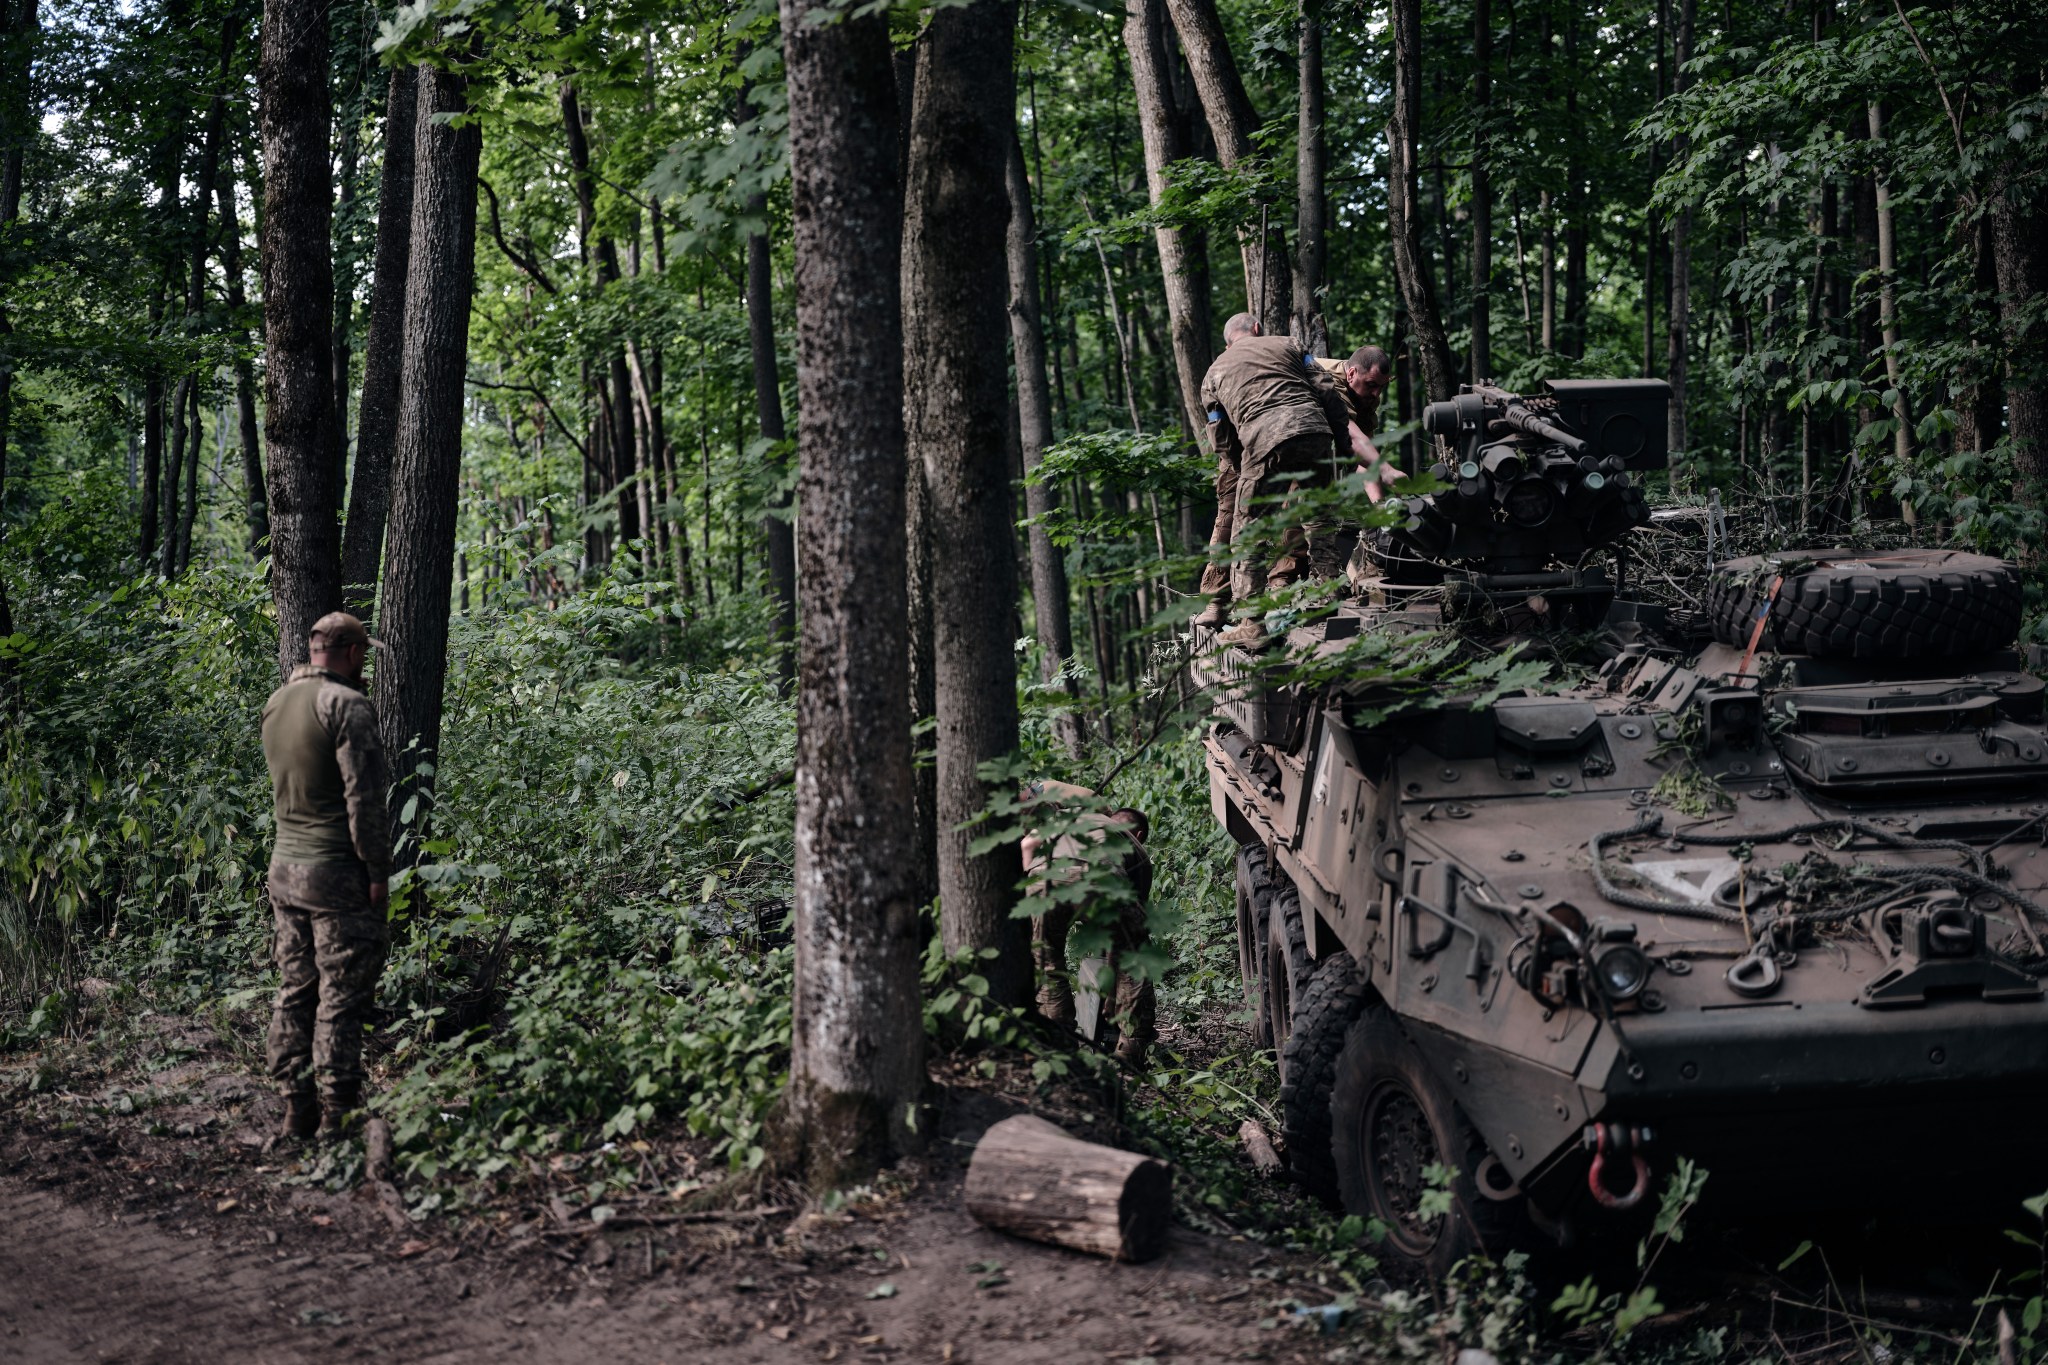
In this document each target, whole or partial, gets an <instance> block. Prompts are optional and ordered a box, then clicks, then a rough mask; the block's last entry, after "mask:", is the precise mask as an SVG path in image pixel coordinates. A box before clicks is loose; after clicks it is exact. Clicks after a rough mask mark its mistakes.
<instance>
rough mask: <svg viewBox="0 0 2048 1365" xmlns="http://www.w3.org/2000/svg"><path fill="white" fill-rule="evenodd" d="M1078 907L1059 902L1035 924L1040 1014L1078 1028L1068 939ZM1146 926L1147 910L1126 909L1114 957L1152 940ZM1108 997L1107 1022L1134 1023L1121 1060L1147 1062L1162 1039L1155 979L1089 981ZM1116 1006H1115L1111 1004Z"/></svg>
mask: <svg viewBox="0 0 2048 1365" xmlns="http://www.w3.org/2000/svg"><path fill="white" fill-rule="evenodd" d="M1075 913H1076V908H1075V907H1074V906H1073V905H1070V904H1064V903H1062V904H1059V905H1055V906H1053V907H1052V908H1051V909H1049V910H1047V911H1046V912H1045V913H1044V914H1043V915H1040V916H1039V917H1038V918H1036V919H1034V920H1032V921H1031V955H1032V956H1033V957H1034V958H1036V959H1037V960H1038V970H1039V985H1038V1012H1039V1013H1040V1014H1041V1015H1043V1016H1044V1017H1046V1018H1047V1019H1050V1020H1052V1021H1053V1022H1054V1023H1056V1024H1063V1025H1065V1026H1066V1027H1068V1028H1072V1027H1073V1026H1074V988H1073V985H1072V983H1071V982H1070V981H1069V975H1070V972H1069V969H1068V965H1067V935H1068V934H1069V933H1070V932H1072V930H1073V927H1074V916H1075ZM1151 938H1152V936H1151V933H1150V932H1149V930H1148V929H1147V928H1146V924H1145V907H1144V906H1142V905H1139V904H1138V903H1136V902H1135V901H1133V902H1129V903H1127V904H1125V905H1124V906H1122V907H1121V909H1120V911H1119V913H1118V915H1117V923H1116V927H1115V928H1114V929H1112V930H1111V931H1110V947H1111V950H1112V951H1113V952H1114V953H1127V952H1129V951H1131V950H1132V949H1134V948H1142V947H1144V946H1145V945H1146V944H1147V943H1149V942H1151ZM1089 984H1091V985H1094V986H1096V987H1097V989H1098V993H1099V994H1100V995H1102V996H1103V997H1104V999H1103V1015H1104V1017H1105V1018H1110V1017H1114V1018H1121V1019H1126V1020H1128V1021H1129V1025H1130V1026H1129V1028H1128V1029H1127V1030H1126V1031H1125V1032H1124V1034H1123V1036H1122V1037H1121V1038H1119V1039H1118V1040H1117V1047H1116V1051H1117V1056H1118V1057H1120V1058H1122V1059H1123V1060H1124V1061H1126V1062H1129V1063H1131V1064H1132V1065H1134V1066H1135V1065H1139V1064H1141V1063H1143V1061H1144V1060H1145V1051H1146V1049H1147V1048H1149V1047H1151V1045H1152V1044H1153V1042H1154V1041H1155V1040H1157V1038H1158V1037H1159V1031H1158V1029H1157V1028H1156V1027H1155V1018H1156V1016H1157V1013H1158V1005H1157V996H1158V993H1157V991H1156V990H1155V989H1154V988H1153V984H1152V983H1151V982H1150V981H1140V980H1138V979H1137V978H1136V977H1134V976H1132V975H1131V974H1130V973H1129V972H1116V973H1115V981H1114V983H1113V984H1112V983H1111V982H1109V981H1103V980H1099V979H1098V980H1097V981H1095V982H1091V983H1089ZM1112 999H1113V1000H1114V1001H1115V1004H1114V1006H1111V1005H1110V1003H1109V1002H1110V1001H1111V1000H1112Z"/></svg>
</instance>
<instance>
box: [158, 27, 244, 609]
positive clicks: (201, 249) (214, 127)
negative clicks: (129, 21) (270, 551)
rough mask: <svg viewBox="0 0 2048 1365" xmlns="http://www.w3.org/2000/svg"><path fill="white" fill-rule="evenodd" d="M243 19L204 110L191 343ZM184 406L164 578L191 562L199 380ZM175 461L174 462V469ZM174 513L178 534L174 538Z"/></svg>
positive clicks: (226, 40)
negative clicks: (181, 482)
mask: <svg viewBox="0 0 2048 1365" xmlns="http://www.w3.org/2000/svg"><path fill="white" fill-rule="evenodd" d="M240 19H241V16H240V15H238V14H235V13H233V12H230V13H229V15H228V16H227V19H226V20H225V22H223V23H222V25H221V38H220V68H219V70H218V72H217V73H216V76H215V84H214V90H213V98H212V99H211V100H210V101H208V104H207V110H206V132H205V135H204V136H203V138H202V139H201V142H200V152H199V166H198V170H197V173H196V176H195V182H196V183H195V185H194V187H193V195H192V223H191V228H190V237H189V238H188V240H187V251H186V266H185V322H184V327H183V329H182V331H183V334H184V336H185V338H186V340H187V341H191V340H193V339H195V338H197V336H198V335H199V325H200V318H199V312H200V309H201V308H202V307H204V306H205V303H206V254H207V253H206V238H207V233H206V218H207V214H208V213H209V212H211V211H212V208H213V199H214V184H215V182H216V181H217V180H218V179H219V178H220V158H221V142H222V138H223V136H224V134H225V132H226V128H227V97H228V78H229V73H230V69H231V68H232V66H233V64H234V56H235V34H236V29H237V27H238V24H239V21H240ZM179 391H180V393H181V394H182V395H183V398H184V402H183V404H182V406H178V410H177V412H176V413H175V414H174V415H175V417H176V419H177V440H175V441H174V442H173V445H174V447H175V446H178V445H182V446H183V447H184V451H185V468H184V479H185V498H184V506H183V507H182V508H180V507H179V505H178V502H179V500H178V497H177V482H178V474H179V471H178V470H177V469H176V468H175V467H174V468H172V469H170V470H168V471H167V477H166V478H165V480H164V488H165V495H164V508H165V515H164V556H163V566H164V574H165V576H166V577H169V576H170V575H172V574H177V573H183V572H184V571H185V568H186V566H187V565H189V564H190V563H191V562H192V525H193V520H194V518H195V517H196V516H197V515H198V511H199V505H198V504H199V441H200V423H199V376H198V375H196V374H192V375H188V376H186V377H185V378H184V379H183V380H182V381H181V383H180V390H179ZM175 463H176V462H175V461H174V462H173V464H174V466H175ZM173 514H175V525H176V534H175V535H173V534H172V526H173Z"/></svg>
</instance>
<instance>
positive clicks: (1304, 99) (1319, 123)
mask: <svg viewBox="0 0 2048 1365" xmlns="http://www.w3.org/2000/svg"><path fill="white" fill-rule="evenodd" d="M1478 2H1479V4H1480V5H1482V6H1483V5H1485V4H1486V0H1478ZM1318 9H1319V4H1318V0H1300V13H1299V15H1298V19H1297V22H1298V23H1299V24H1300V26H1301V34H1300V40H1299V41H1300V46H1299V50H1298V52H1297V54H1296V59H1295V86H1296V109H1295V131H1294V147H1295V151H1294V205H1295V209H1294V250H1295V269H1294V336H1295V338H1296V339H1297V340H1298V341H1300V342H1302V343H1303V344H1304V345H1305V346H1307V347H1308V350H1309V353H1310V354H1312V355H1323V354H1325V353H1327V352H1328V351H1329V349H1330V328H1329V325H1328V324H1327V323H1326V322H1324V320H1323V311H1322V298H1321V295H1322V292H1323V264H1324V259H1325V257H1326V255H1327V244H1326V243H1325V241H1324V235H1325V232H1326V231H1327V227H1328V221H1329V210H1328V207H1327V205H1326V203H1325V198H1324V193H1323V180H1324V177H1325V176H1326V175H1327V174H1328V171H1329V160H1330V158H1329V153H1328V151H1327V150H1326V149H1325V147H1324V144H1323V21H1322V17H1321V15H1320V14H1319V13H1318ZM1195 430H1197V431H1200V430H1202V428H1201V427H1196V428H1195Z"/></svg>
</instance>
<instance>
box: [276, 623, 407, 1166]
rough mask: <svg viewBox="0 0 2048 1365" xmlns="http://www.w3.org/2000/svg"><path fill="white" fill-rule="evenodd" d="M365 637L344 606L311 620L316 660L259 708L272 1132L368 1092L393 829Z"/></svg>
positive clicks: (327, 1118)
mask: <svg viewBox="0 0 2048 1365" xmlns="http://www.w3.org/2000/svg"><path fill="white" fill-rule="evenodd" d="M371 643H372V642H371V640H370V636H369V632H368V631H366V630H364V629H363V623H362V622H361V621H358V620H357V619H356V618H355V617H353V616H351V615H349V614H348V613H347V612H343V611H336V612H330V613H328V614H327V615H325V616H323V617H321V618H320V619H319V620H318V621H315V622H314V623H313V629H312V631H311V632H310V645H311V648H310V651H309V652H310V654H311V662H309V663H303V664H300V665H299V666H298V667H297V668H294V669H293V670H292V672H291V676H290V677H289V678H288V679H286V680H285V684H284V686H282V687H280V688H278V689H277V691H275V692H273V693H271V694H270V700H269V701H268V702H266V703H264V706H263V757H264V760H265V761H266V762H267V763H268V764H269V765H270V785H271V792H272V796H273V799H274V801H275V803H276V814H277V845H276V847H275V849H274V850H273V851H272V853H271V858H270V906H271V912H272V915H273V917H274V920H275V927H276V931H277V968H278V974H279V977H280V980H279V982H278V987H277V1001H276V1003H275V1005H273V1006H272V1008H271V1012H270V1037H269V1047H268V1053H269V1062H270V1075H271V1077H272V1079H274V1080H275V1081H277V1083H278V1085H279V1087H280V1089H281V1090H282V1092H283V1094H284V1105H285V1108H284V1126H283V1128H282V1129H281V1130H280V1131H279V1133H278V1137H279V1139H280V1140H297V1141H304V1140H305V1139H307V1138H310V1137H312V1136H313V1135H314V1133H315V1132H317V1131H319V1130H321V1129H322V1128H323V1127H324V1128H325V1130H326V1132H327V1134H328V1135H329V1136H335V1135H338V1134H340V1133H341V1132H343V1131H344V1130H345V1129H346V1127H347V1126H348V1125H349V1124H351V1123H352V1122H353V1115H354V1111H355V1110H356V1108H357V1107H358V1106H359V1105H360V1104H361V1103H362V1096H363V1031H364V1029H365V1028H366V1027H367V1025H368V1022H369V1013H370V1008H371V1006H372V1005H373V1004H374V1003H375V1002H376V999H377V978H378V976H379V975H380V974H381V973H382V972H383V970H384V954H385V949H386V946H387V943H388V929H387V926H386V924H385V910H384V906H385V900H386V893H387V886H388V883H389V882H390V879H391V830H390V825H389V823H388V821H387V820H386V818H385V813H384V788H385V785H386V775H385V766H384V747H383V744H382V743H381V742H380V741H379V740H378V738H377V711H376V708H375V707H373V706H372V705H371V704H370V699H369V698H368V697H366V696H364V695H363V659H364V656H365V655H366V654H367V653H368V651H369V648H370V645H371Z"/></svg>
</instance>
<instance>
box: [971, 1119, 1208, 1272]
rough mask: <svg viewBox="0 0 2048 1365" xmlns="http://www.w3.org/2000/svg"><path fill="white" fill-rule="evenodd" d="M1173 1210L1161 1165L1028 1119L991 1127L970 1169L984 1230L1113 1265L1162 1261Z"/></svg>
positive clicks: (974, 1208)
mask: <svg viewBox="0 0 2048 1365" xmlns="http://www.w3.org/2000/svg"><path fill="white" fill-rule="evenodd" d="M1172 1210H1173V1190H1172V1178H1171V1177H1170V1176H1169V1175H1168V1174H1167V1169H1166V1166H1165V1164H1164V1163H1163V1162H1159V1161H1155V1160H1153V1159H1152V1158H1151V1157H1147V1156H1139V1155H1138V1154H1137V1153H1135V1152H1120V1151H1118V1150H1117V1149H1116V1148H1114V1147H1103V1146H1100V1145H1099V1144H1096V1143H1093V1142H1083V1141H1081V1140H1080V1139H1079V1138H1076V1137H1071V1136H1069V1135H1068V1134H1067V1133H1066V1132H1065V1131H1064V1130H1062V1129H1060V1128H1058V1127H1056V1126H1054V1125H1053V1124H1050V1123H1047V1122H1046V1121H1045V1120H1044V1119H1041V1118H1034V1117H1033V1116H1032V1115H1029V1114H1019V1115H1018V1116H1016V1117H1015V1118H1008V1119H1004V1120H1003V1121H1002V1122H1001V1123H998V1124H996V1125H995V1126H994V1127H992V1128H990V1129H989V1130H988V1132H987V1133H986V1134H985V1135H984V1136H983V1137H982V1139H981V1142H980V1144H979V1145H978V1146H977V1147H975V1149H974V1159H973V1160H972V1161H971V1162H969V1163H968V1167H967V1211H968V1212H969V1213H971V1214H973V1215H974V1217H975V1220H976V1221H977V1222H979V1223H981V1224H982V1225H983V1226H985V1227H991V1228H995V1229H996V1230H998V1231H1000V1232H1009V1233H1014V1234H1016V1235H1017V1236H1019V1237H1029V1238H1031V1239H1032V1240H1033V1241H1039V1242H1051V1243H1053V1244H1054V1245H1055V1246H1063V1247H1071V1248H1072V1249H1073V1250H1075V1251H1087V1252H1093V1253H1094V1254H1095V1255H1098V1256H1107V1257H1109V1258H1111V1259H1112V1260H1118V1261H1147V1260H1150V1259H1151V1258H1152V1257H1154V1256H1157V1255H1158V1254H1159V1252H1160V1250H1161V1248H1163V1247H1164V1246H1165V1245H1166V1224H1167V1219H1168V1217H1169V1216H1170V1215H1171V1213H1172Z"/></svg>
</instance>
